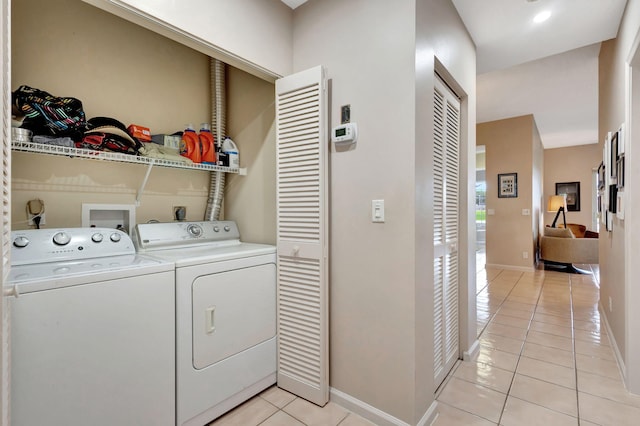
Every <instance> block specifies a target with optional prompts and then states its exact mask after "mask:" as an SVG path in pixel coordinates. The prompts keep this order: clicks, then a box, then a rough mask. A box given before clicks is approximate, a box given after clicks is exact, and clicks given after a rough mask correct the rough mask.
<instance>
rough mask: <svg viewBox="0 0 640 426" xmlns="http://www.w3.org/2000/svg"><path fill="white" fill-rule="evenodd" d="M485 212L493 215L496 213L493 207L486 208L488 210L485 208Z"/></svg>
mask: <svg viewBox="0 0 640 426" xmlns="http://www.w3.org/2000/svg"><path fill="white" fill-rule="evenodd" d="M487 214H488V215H489V216H493V215H494V214H496V211H495V210H494V209H488V210H487Z"/></svg>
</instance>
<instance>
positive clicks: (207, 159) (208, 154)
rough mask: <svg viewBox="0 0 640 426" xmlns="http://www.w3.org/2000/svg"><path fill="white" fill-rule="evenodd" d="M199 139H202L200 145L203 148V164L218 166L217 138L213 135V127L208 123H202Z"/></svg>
mask: <svg viewBox="0 0 640 426" xmlns="http://www.w3.org/2000/svg"><path fill="white" fill-rule="evenodd" d="M198 137H199V138H200V145H201V146H202V162H203V163H206V164H216V145H215V138H214V137H213V134H212V133H211V127H210V126H209V124H208V123H202V125H201V126H200V134H198Z"/></svg>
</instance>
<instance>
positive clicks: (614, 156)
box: [609, 132, 618, 183]
mask: <svg viewBox="0 0 640 426" xmlns="http://www.w3.org/2000/svg"><path fill="white" fill-rule="evenodd" d="M609 155H611V159H610V160H609V164H611V167H609V176H610V177H611V183H616V181H615V179H616V178H617V176H618V168H617V167H616V163H617V162H618V132H615V133H613V134H612V135H611V151H610V152H609Z"/></svg>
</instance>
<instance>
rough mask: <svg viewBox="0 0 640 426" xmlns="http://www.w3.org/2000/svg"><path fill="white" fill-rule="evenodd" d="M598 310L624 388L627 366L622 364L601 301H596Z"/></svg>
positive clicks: (622, 360) (620, 355) (622, 359)
mask: <svg viewBox="0 0 640 426" xmlns="http://www.w3.org/2000/svg"><path fill="white" fill-rule="evenodd" d="M598 311H599V312H600V319H601V323H603V324H604V328H605V329H606V330H607V337H608V338H609V344H610V345H611V348H612V349H613V355H614V356H615V358H616V361H617V364H618V368H619V369H620V374H622V382H623V383H625V388H626V387H627V385H626V383H627V368H626V367H625V365H624V358H622V354H621V353H620V349H618V344H617V343H616V338H615V337H614V335H613V332H612V331H611V327H610V326H609V321H608V320H607V315H606V314H605V310H604V308H603V307H602V303H600V302H598Z"/></svg>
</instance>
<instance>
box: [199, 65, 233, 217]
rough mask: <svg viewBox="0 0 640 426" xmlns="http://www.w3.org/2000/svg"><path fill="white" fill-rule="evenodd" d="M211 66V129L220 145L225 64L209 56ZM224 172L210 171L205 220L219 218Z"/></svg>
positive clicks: (223, 130) (223, 124) (224, 128)
mask: <svg viewBox="0 0 640 426" xmlns="http://www.w3.org/2000/svg"><path fill="white" fill-rule="evenodd" d="M210 67H211V131H212V132H213V135H214V137H215V140H216V145H220V143H221V141H222V139H223V138H224V137H225V136H226V133H227V83H226V64H225V63H224V62H222V61H220V60H218V59H214V58H210ZM225 176H226V174H225V173H224V172H211V182H210V184H209V197H208V198H207V211H206V212H205V217H204V219H205V220H219V219H220V210H221V209H222V201H223V199H224V183H225Z"/></svg>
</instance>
